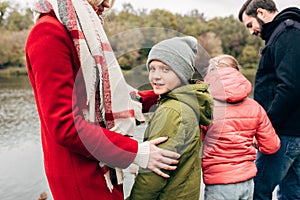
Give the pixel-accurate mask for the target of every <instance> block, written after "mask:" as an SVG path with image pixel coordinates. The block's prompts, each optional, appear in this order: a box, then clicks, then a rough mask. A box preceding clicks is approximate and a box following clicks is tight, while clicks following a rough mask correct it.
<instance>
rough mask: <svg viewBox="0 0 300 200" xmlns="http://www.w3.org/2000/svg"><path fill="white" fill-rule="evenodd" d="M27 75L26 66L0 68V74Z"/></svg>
mask: <svg viewBox="0 0 300 200" xmlns="http://www.w3.org/2000/svg"><path fill="white" fill-rule="evenodd" d="M21 75H26V76H27V68H26V67H7V68H5V69H1V70H0V76H21Z"/></svg>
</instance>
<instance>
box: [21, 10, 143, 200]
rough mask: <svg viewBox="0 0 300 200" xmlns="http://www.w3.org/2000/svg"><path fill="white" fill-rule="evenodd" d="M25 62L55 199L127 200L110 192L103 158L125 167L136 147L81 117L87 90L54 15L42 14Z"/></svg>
mask: <svg viewBox="0 0 300 200" xmlns="http://www.w3.org/2000/svg"><path fill="white" fill-rule="evenodd" d="M26 59H27V67H28V76H29V79H30V82H31V84H32V88H33V90H34V95H35V99H36V105H37V109H38V113H39V117H40V123H41V137H42V146H43V153H44V167H45V171H46V175H47V179H48V182H49V186H50V189H51V192H52V195H53V197H54V199H57V200H64V199H66V200H70V199H72V200H77V199H78V200H79V199H80V200H82V199H85V200H86V199H101V200H115V199H118V200H119V199H123V194H122V188H118V190H117V189H116V188H114V190H113V193H110V191H109V190H108V188H107V186H106V182H105V180H104V177H103V173H102V171H101V169H100V167H99V160H101V161H103V162H105V163H107V164H109V165H110V166H114V167H120V168H125V167H127V166H128V165H129V164H131V163H132V162H133V160H134V158H135V156H136V153H137V149H138V144H137V142H136V141H135V140H132V139H130V138H128V137H124V136H122V135H119V134H116V133H114V132H111V131H108V130H106V129H104V128H101V127H100V126H99V125H94V124H91V123H88V122H86V121H85V120H84V119H83V113H82V109H83V108H85V102H86V96H85V94H86V92H85V88H84V84H83V82H82V81H83V78H82V74H81V73H80V72H79V71H78V70H79V69H80V65H79V59H78V57H77V53H76V50H75V48H74V45H73V42H72V40H71V38H70V35H69V33H68V32H67V31H66V29H65V27H64V26H63V25H62V24H61V23H60V22H59V21H58V20H57V19H56V18H55V16H53V15H52V14H46V15H43V16H42V17H41V18H40V19H39V20H38V23H37V24H36V25H35V27H34V28H33V29H32V31H31V33H30V34H29V36H28V40H27V43H26ZM75 78H76V79H75ZM75 80H76V82H75ZM73 92H74V94H75V95H73Z"/></svg>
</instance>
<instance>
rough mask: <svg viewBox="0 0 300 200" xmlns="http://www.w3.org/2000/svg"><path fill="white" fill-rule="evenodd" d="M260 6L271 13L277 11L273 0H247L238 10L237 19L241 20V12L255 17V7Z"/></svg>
mask: <svg viewBox="0 0 300 200" xmlns="http://www.w3.org/2000/svg"><path fill="white" fill-rule="evenodd" d="M258 8H262V9H265V10H267V11H269V12H271V13H273V12H276V11H278V10H277V8H276V4H275V3H274V1H273V0H247V1H246V2H245V3H244V5H243V6H242V8H241V9H240V12H239V20H240V21H241V22H243V13H245V14H246V15H249V16H252V17H256V16H257V9H258Z"/></svg>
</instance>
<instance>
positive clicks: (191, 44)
mask: <svg viewBox="0 0 300 200" xmlns="http://www.w3.org/2000/svg"><path fill="white" fill-rule="evenodd" d="M197 52H198V43H197V39H196V38H194V37H192V36H184V37H173V38H171V39H167V40H163V41H161V42H159V43H157V44H156V45H154V46H153V47H152V49H151V50H150V52H149V55H148V60H147V63H146V66H147V69H148V70H149V64H150V62H151V61H153V60H158V61H161V62H163V63H165V64H166V65H168V66H169V67H170V68H171V69H172V70H173V71H174V72H175V73H176V74H177V76H178V77H179V78H180V79H181V81H182V82H183V83H187V81H188V80H190V79H191V78H192V77H193V74H194V72H195V70H194V66H195V57H196V54H197Z"/></svg>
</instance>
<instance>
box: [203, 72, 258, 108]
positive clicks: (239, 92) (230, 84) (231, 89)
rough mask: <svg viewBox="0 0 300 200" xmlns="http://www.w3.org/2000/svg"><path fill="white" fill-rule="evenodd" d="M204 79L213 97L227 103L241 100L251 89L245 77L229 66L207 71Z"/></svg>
mask: <svg viewBox="0 0 300 200" xmlns="http://www.w3.org/2000/svg"><path fill="white" fill-rule="evenodd" d="M205 81H206V82H207V83H209V91H210V92H211V94H212V96H213V98H214V99H216V100H219V101H223V102H228V103H236V102H239V101H242V100H243V99H245V98H247V97H248V95H249V94H250V93H251V89H252V85H251V83H250V82H249V81H248V80H247V79H246V77H245V76H244V75H243V74H242V73H240V72H239V71H237V70H236V69H234V68H231V67H222V68H217V69H216V70H213V71H211V72H209V73H208V74H207V76H206V77H205Z"/></svg>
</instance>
